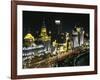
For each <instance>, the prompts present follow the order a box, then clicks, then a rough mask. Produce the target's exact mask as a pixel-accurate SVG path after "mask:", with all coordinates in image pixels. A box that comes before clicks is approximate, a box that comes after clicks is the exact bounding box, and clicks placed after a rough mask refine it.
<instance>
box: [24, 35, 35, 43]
mask: <svg viewBox="0 0 100 80" xmlns="http://www.w3.org/2000/svg"><path fill="white" fill-rule="evenodd" d="M24 39H25V40H26V39H29V40H33V41H34V36H32V34H30V33H28V34H26V36H25V37H24Z"/></svg>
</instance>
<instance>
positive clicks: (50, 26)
mask: <svg viewBox="0 0 100 80" xmlns="http://www.w3.org/2000/svg"><path fill="white" fill-rule="evenodd" d="M55 20H60V21H61V24H60V26H61V27H62V32H70V33H71V32H72V29H73V28H74V27H75V25H80V26H82V27H83V28H84V30H85V31H86V32H87V33H88V34H89V14H76V13H58V12H57V13H56V12H35V11H23V35H26V34H27V33H28V32H30V33H32V35H36V32H38V33H39V32H40V29H41V27H42V25H43V21H45V26H46V28H47V31H51V33H52V34H54V33H57V26H58V25H57V24H55Z"/></svg>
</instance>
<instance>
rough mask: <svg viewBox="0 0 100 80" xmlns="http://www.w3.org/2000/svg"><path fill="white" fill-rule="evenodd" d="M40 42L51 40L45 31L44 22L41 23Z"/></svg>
mask: <svg viewBox="0 0 100 80" xmlns="http://www.w3.org/2000/svg"><path fill="white" fill-rule="evenodd" d="M40 40H42V41H49V40H51V36H48V34H47V29H46V26H45V21H43V26H42V27H41V32H40Z"/></svg>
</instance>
